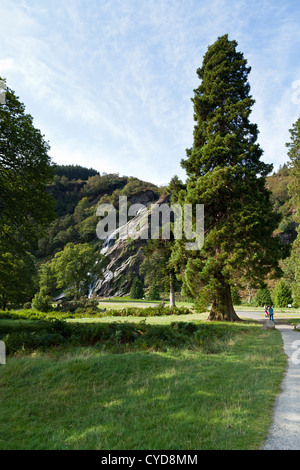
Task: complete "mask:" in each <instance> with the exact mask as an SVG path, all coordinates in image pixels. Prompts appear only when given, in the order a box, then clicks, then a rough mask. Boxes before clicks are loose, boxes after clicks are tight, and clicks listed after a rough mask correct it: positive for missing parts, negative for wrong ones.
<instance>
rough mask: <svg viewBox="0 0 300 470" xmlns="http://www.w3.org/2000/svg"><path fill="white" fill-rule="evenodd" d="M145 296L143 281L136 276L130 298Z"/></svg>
mask: <svg viewBox="0 0 300 470" xmlns="http://www.w3.org/2000/svg"><path fill="white" fill-rule="evenodd" d="M143 297H144V286H143V283H142V281H141V280H140V279H139V278H138V277H137V276H136V277H135V278H134V279H133V281H132V285H131V289H130V298H131V299H142V298H143Z"/></svg>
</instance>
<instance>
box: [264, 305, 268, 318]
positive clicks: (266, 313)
mask: <svg viewBox="0 0 300 470" xmlns="http://www.w3.org/2000/svg"><path fill="white" fill-rule="evenodd" d="M264 309H265V316H266V317H268V316H269V312H268V306H267V305H265V306H264Z"/></svg>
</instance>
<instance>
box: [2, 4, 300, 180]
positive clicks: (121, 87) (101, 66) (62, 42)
mask: <svg viewBox="0 0 300 470" xmlns="http://www.w3.org/2000/svg"><path fill="white" fill-rule="evenodd" d="M299 23H300V3H299V1H298V0H285V1H282V0H260V1H258V0H147V1H145V0H60V1H57V0H47V1H45V0H39V1H37V0H27V1H26V0H0V25H1V28H0V43H1V55H0V76H2V77H5V78H6V79H7V85H8V86H9V87H10V88H12V89H13V90H14V91H15V92H16V94H17V96H19V97H20V100H21V101H22V102H23V103H24V104H25V106H26V111H27V112H28V113H30V114H32V116H33V117H34V124H35V126H36V127H38V128H39V129H40V130H41V131H42V133H43V134H44V135H45V138H46V140H48V141H49V142H50V146H51V151H50V155H51V156H52V158H53V161H55V162H56V163H60V164H71V163H72V164H80V165H83V166H88V167H93V168H95V169H97V170H99V171H100V172H101V173H102V172H107V173H110V172H117V173H119V174H120V175H127V176H137V177H139V178H141V179H143V180H146V181H151V182H153V183H156V184H167V183H168V182H169V180H170V179H171V177H172V176H173V175H175V174H177V175H179V176H180V177H181V178H182V179H183V180H184V179H185V173H184V171H183V170H182V169H181V166H180V160H181V159H182V158H185V149H186V148H188V147H191V146H192V143H193V126H194V121H193V106H192V102H191V98H192V96H193V90H194V89H195V88H196V87H197V86H198V85H199V79H198V77H197V74H196V70H197V68H198V67H200V66H201V63H202V59H203V55H204V54H205V52H206V50H207V47H208V46H209V45H210V44H212V43H213V42H214V41H215V40H216V39H217V38H218V37H219V36H221V35H223V34H225V33H228V35H229V39H235V40H236V41H237V42H238V50H240V51H242V52H243V53H244V56H245V58H246V59H247V60H248V64H249V65H250V66H251V67H252V71H251V74H250V76H249V81H250V85H251V93H252V96H253V98H254V99H255V100H256V103H255V105H254V107H253V112H252V114H251V120H252V122H256V123H257V124H258V127H259V130H260V135H259V142H260V144H261V146H262V148H263V150H264V156H263V160H264V161H266V162H268V163H273V164H274V167H275V169H277V168H278V166H279V164H283V163H284V162H286V161H287V154H286V148H285V143H286V142H287V141H288V140H289V129H290V128H291V126H292V124H293V123H294V122H295V121H296V119H297V118H298V117H299V115H300V60H299V58H300V27H299V26H300V24H299Z"/></svg>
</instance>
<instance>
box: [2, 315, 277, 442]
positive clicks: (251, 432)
mask: <svg viewBox="0 0 300 470" xmlns="http://www.w3.org/2000/svg"><path fill="white" fill-rule="evenodd" d="M194 319H195V318H194ZM101 320H102V319H101ZM110 320H111V319H110ZM132 320H133V318H131V319H130V321H132ZM140 320H141V319H139V321H140ZM174 320H175V319H174V318H173V317H172V318H167V317H159V318H148V319H147V322H149V323H150V322H152V321H155V322H158V323H159V324H160V325H161V324H162V323H163V322H164V323H165V324H167V323H168V322H169V323H171V322H172V321H174ZM182 320H183V319H182V317H181V318H179V321H182ZM106 321H107V319H106ZM118 321H120V319H119V318H118ZM121 321H123V319H122V320H121ZM1 322H6V325H11V324H12V322H16V320H0V325H1ZM7 322H8V323H7ZM17 323H18V324H19V325H20V322H17ZM21 325H22V323H21ZM210 325H212V326H213V325H214V324H213V323H211V324H210ZM226 328H227V327H226ZM228 328H229V329H230V331H232V335H230V336H229V338H227V340H226V341H223V342H222V341H216V342H215V343H214V344H211V345H210V348H209V349H207V350H205V349H203V348H202V349H201V348H197V347H192V348H183V349H178V348H166V349H165V350H163V351H154V350H151V348H148V349H147V350H130V349H128V352H124V351H125V350H126V348H125V349H124V350H123V352H122V353H116V352H103V351H101V350H99V349H98V348H96V347H89V348H82V347H78V348H72V349H70V348H68V349H63V348H57V349H55V348H54V349H51V350H48V351H46V352H43V353H42V352H38V351H37V352H34V353H32V354H24V353H23V354H22V353H19V354H18V355H17V356H12V357H11V356H9V357H8V359H7V364H6V365H5V366H0V367H1V369H0V371H1V372H0V403H1V405H0V422H1V427H0V449H2V450H3V449H109V450H116V449H119V450H124V449H128V450H135V449H147V450H180V449H183V450H196V449H257V448H259V447H260V445H261V444H262V442H263V440H264V438H265V436H266V433H267V430H268V426H269V425H270V422H271V421H270V420H271V415H272V406H273V403H274V399H275V397H276V394H277V393H278V391H279V386H280V382H281V379H282V377H283V372H284V369H285V366H286V357H285V355H284V354H283V349H282V340H281V335H280V333H279V332H278V331H276V330H275V331H274V330H271V331H264V330H262V329H261V326H260V325H257V324H256V323H255V322H251V323H247V324H246V323H244V324H238V325H235V324H233V325H229V326H228Z"/></svg>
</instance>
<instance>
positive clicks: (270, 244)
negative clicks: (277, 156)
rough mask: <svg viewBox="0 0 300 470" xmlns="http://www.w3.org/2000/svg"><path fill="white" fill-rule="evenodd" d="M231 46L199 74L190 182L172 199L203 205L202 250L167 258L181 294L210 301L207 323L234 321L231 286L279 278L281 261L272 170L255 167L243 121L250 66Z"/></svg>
mask: <svg viewBox="0 0 300 470" xmlns="http://www.w3.org/2000/svg"><path fill="white" fill-rule="evenodd" d="M236 47H237V43H236V41H230V40H229V39H228V36H227V35H224V36H222V37H220V38H218V40H217V41H216V42H215V43H214V44H213V45H212V46H210V47H209V48H208V51H207V53H206V54H205V56H204V59H203V64H202V67H201V68H199V69H198V70H197V74H198V77H199V79H200V80H201V84H200V85H199V87H198V88H197V89H196V90H195V92H194V98H193V100H192V101H193V103H194V119H195V122H196V124H195V128H194V143H193V147H192V148H191V149H188V150H187V159H186V160H183V161H182V166H183V168H185V170H186V172H187V175H188V180H187V185H186V189H181V190H180V191H179V194H178V201H179V203H180V204H181V205H182V206H183V205H184V204H187V203H189V204H192V205H193V206H195V205H196V204H199V203H202V204H204V207H205V227H204V229H205V237H204V245H203V247H202V249H201V250H191V251H188V250H186V249H185V246H184V244H183V241H180V240H176V243H175V246H174V250H173V252H172V261H173V263H174V266H176V267H177V270H178V272H179V274H180V276H181V279H182V280H183V286H184V289H185V292H186V293H187V294H188V295H189V296H190V297H194V298H198V299H199V301H200V303H203V305H208V304H209V303H211V310H210V315H209V319H211V320H228V321H234V320H238V319H239V318H238V316H237V315H236V313H235V311H234V308H233V304H232V295H231V285H232V284H233V283H234V284H235V283H236V280H237V279H238V280H239V283H240V284H242V283H243V282H245V283H246V282H248V283H250V284H251V285H253V286H255V285H259V284H261V283H262V282H263V281H264V279H265V278H266V277H268V276H278V275H279V274H280V272H281V271H280V268H279V266H278V263H279V260H280V259H281V258H282V256H283V255H284V252H283V248H282V247H281V243H280V240H279V239H278V238H277V237H273V236H272V235H273V232H274V230H275V229H276V228H277V227H278V224H279V222H280V216H279V215H278V214H276V213H275V212H274V211H273V205H272V202H271V200H270V192H269V191H268V190H267V189H266V187H265V181H266V176H267V174H268V173H269V172H270V171H271V170H272V165H267V164H265V163H264V162H262V161H261V156H262V153H263V152H262V150H261V148H260V146H259V144H258V143H257V136H258V129H257V126H256V125H255V124H252V123H250V120H249V116H250V113H251V107H252V106H253V104H254V100H253V99H252V97H251V96H250V85H249V83H248V75H249V73H250V67H248V66H247V61H246V60H245V59H244V57H243V54H242V53H241V52H238V51H237V49H236ZM194 222H195V219H194Z"/></svg>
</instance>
